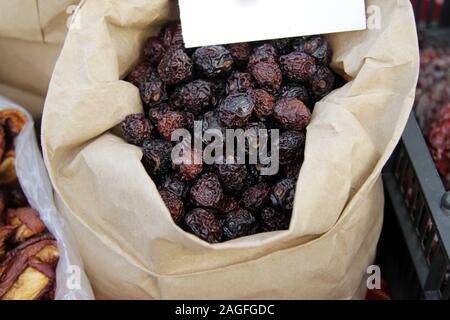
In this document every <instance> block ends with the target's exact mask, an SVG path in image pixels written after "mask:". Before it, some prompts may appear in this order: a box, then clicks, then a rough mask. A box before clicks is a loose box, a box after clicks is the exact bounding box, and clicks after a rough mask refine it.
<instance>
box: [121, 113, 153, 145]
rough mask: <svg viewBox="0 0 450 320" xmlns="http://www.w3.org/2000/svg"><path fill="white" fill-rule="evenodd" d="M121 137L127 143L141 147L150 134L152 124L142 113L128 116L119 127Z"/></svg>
mask: <svg viewBox="0 0 450 320" xmlns="http://www.w3.org/2000/svg"><path fill="white" fill-rule="evenodd" d="M120 127H121V129H122V136H123V138H124V139H125V141H127V142H128V143H131V144H135V145H137V146H142V144H143V143H144V141H145V140H147V139H149V138H150V136H151V134H152V124H151V123H150V120H148V119H147V118H146V117H145V116H144V115H143V114H142V113H137V114H130V115H129V116H127V117H126V118H125V120H123V121H122V123H121V125H120Z"/></svg>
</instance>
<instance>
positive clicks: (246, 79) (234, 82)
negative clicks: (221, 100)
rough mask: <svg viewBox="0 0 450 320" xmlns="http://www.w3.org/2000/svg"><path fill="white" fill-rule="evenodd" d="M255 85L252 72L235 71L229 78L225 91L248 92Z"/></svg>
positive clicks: (228, 92) (227, 92)
mask: <svg viewBox="0 0 450 320" xmlns="http://www.w3.org/2000/svg"><path fill="white" fill-rule="evenodd" d="M254 86H255V84H254V81H253V78H252V76H251V74H249V73H246V72H239V71H236V72H233V73H232V74H231V76H230V77H229V78H228V80H227V85H226V89H225V92H226V94H227V95H228V94H230V93H233V92H247V91H248V90H251V89H253V88H254Z"/></svg>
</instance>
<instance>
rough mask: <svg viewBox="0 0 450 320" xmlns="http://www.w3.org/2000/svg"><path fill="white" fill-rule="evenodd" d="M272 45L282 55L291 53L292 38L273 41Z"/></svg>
mask: <svg viewBox="0 0 450 320" xmlns="http://www.w3.org/2000/svg"><path fill="white" fill-rule="evenodd" d="M271 42H272V45H273V46H274V47H275V49H277V51H278V52H279V53H281V54H286V53H289V51H292V38H282V39H275V40H272V41H271Z"/></svg>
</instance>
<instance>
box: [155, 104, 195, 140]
mask: <svg viewBox="0 0 450 320" xmlns="http://www.w3.org/2000/svg"><path fill="white" fill-rule="evenodd" d="M188 127H189V123H188V118H187V116H186V114H185V113H182V112H178V111H168V112H166V113H164V114H162V115H161V116H160V119H158V121H157V123H156V128H157V129H158V132H159V134H160V135H161V136H162V137H163V138H164V139H166V140H167V141H171V140H172V134H173V133H174V131H175V130H178V129H186V128H188Z"/></svg>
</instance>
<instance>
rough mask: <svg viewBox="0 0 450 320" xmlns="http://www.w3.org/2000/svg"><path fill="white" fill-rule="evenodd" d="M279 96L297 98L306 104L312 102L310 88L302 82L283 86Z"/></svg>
mask: <svg viewBox="0 0 450 320" xmlns="http://www.w3.org/2000/svg"><path fill="white" fill-rule="evenodd" d="M279 98H297V99H298V100H300V101H302V102H303V103H304V104H305V105H307V106H308V105H309V104H310V103H311V100H310V97H309V93H308V89H307V88H306V87H305V86H303V85H301V84H288V85H284V86H283V87H281V91H280V96H279Z"/></svg>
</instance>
